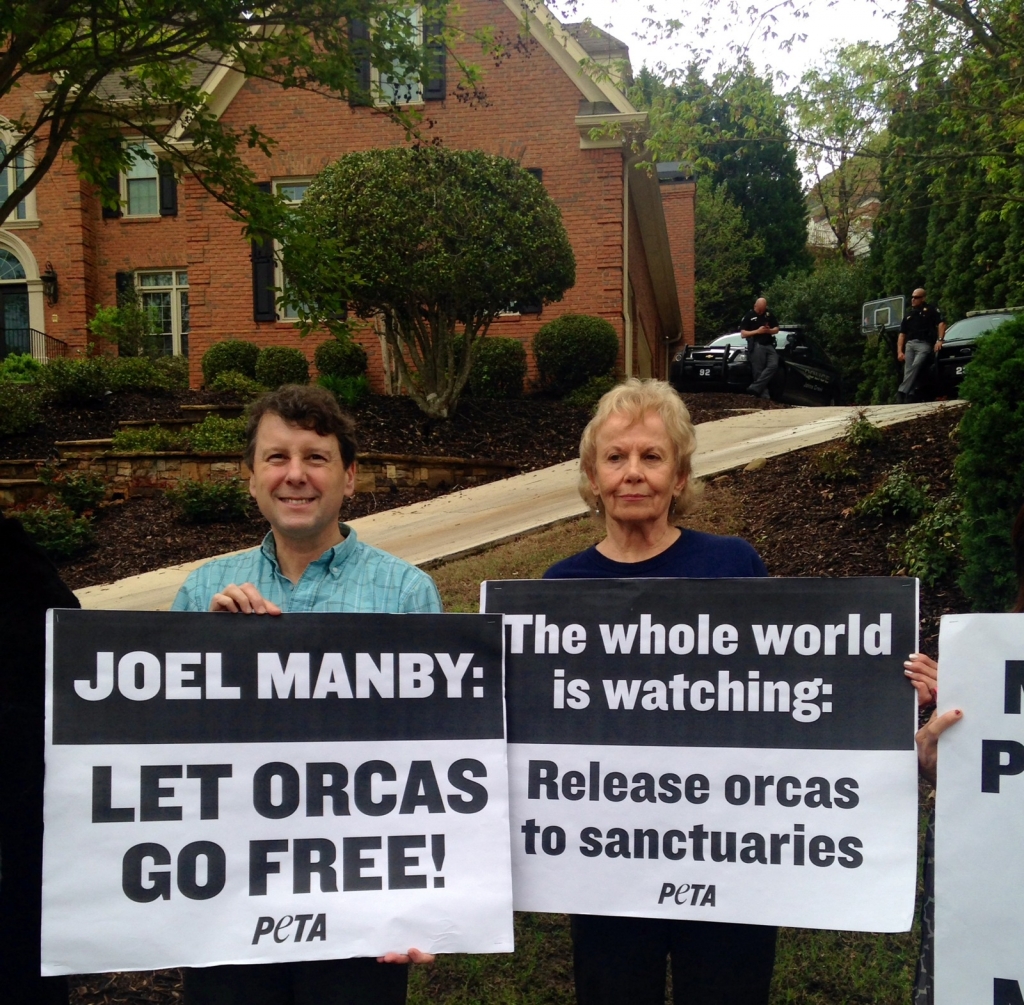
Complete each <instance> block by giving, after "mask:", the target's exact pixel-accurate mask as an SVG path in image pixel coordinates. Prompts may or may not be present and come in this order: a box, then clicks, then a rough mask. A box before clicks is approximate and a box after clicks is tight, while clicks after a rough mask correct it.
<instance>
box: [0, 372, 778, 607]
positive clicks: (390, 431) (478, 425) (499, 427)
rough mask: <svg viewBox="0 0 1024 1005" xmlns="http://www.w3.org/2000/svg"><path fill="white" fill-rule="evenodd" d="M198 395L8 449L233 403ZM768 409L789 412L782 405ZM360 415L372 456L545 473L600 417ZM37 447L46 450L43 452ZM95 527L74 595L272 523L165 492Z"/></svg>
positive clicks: (542, 408)
mask: <svg viewBox="0 0 1024 1005" xmlns="http://www.w3.org/2000/svg"><path fill="white" fill-rule="evenodd" d="M188 394H190V395H192V397H191V398H188V399H187V400H186V397H187V396H186V394H185V392H181V393H177V394H174V395H166V396H159V397H148V396H144V395H134V394H131V395H129V394H120V395H110V402H109V405H108V407H107V408H106V409H92V410H89V409H79V410H68V409H63V410H57V409H51V411H52V412H53V413H54V415H52V416H49V417H48V419H47V428H48V433H47V435H48V436H49V437H50V439H49V440H48V441H46V440H45V438H43V436H42V434H41V433H40V434H36V435H35V437H34V438H25V437H18V438H15V437H11V438H8V439H7V440H0V446H3V445H6V446H7V448H8V450H11V449H13V448H12V447H11V444H12V443H13V441H14V440H15V439H19V440H21V441H22V447H21V450H22V452H21V453H20V454H19V453H14V454H11V456H38V457H42V456H45V455H46V451H48V450H52V449H53V440H58V439H65V438H68V439H91V438H98V437H101V436H108V435H110V433H112V432H113V430H114V429H115V428H116V423H117V421H118V420H119V419H124V418H169V417H171V416H173V415H175V414H176V413H177V410H178V406H179V405H180V404H188V403H192V404H200V403H204V404H205V403H208V402H210V401H223V400H224V398H225V396H224V395H209V394H206V393H205V392H188ZM764 404H765V403H762V402H758V401H755V400H754V399H752V398H749V397H747V396H745V395H737V394H706V395H693V396H691V397H690V398H689V400H688V405H689V406H690V411H691V414H692V416H693V419H694V421H695V422H708V421H711V420H712V419H719V418H723V417H724V416H728V415H732V414H735V410H737V409H747V408H756V407H764ZM768 407H770V408H779V407H785V406H780V405H777V404H775V403H774V402H772V403H768ZM58 412H59V413H60V417H59V421H58V415H57V413H58ZM354 414H355V418H356V422H357V424H358V430H359V436H360V441H361V444H362V449H363V450H364V451H366V452H370V451H373V452H378V453H412V454H429V455H433V456H455V457H480V458H488V459H494V460H502V461H507V462H509V463H513V464H515V465H516V466H517V468H518V470H519V471H532V470H536V469H538V468H543V467H547V466H549V465H551V464H557V463H559V462H560V461H566V460H571V459H573V458H575V457H576V456H578V450H579V440H580V434H581V433H582V432H583V427H584V426H585V425H586V423H587V421H588V419H589V417H590V416H589V413H588V412H587V411H586V410H585V409H579V408H571V407H569V406H567V405H564V404H562V403H561V402H557V401H545V400H543V399H525V400H522V401H474V400H472V399H467V400H466V401H464V402H463V403H462V405H461V407H460V408H459V412H458V414H457V415H456V416H455V418H454V419H452V420H451V421H448V422H433V423H431V422H428V421H427V420H425V418H424V417H423V415H422V413H421V412H420V411H419V409H418V408H417V407H416V405H415V404H414V403H413V402H412V401H410V400H409V399H408V398H398V397H392V398H385V397H378V396H374V397H371V398H369V399H368V400H367V401H366V402H365V403H364V404H363V405H362V406H360V408H358V409H357V410H356V411H355V413H354ZM69 416H70V418H69ZM51 419H52V423H53V428H52V429H51V428H50V422H51ZM72 420H73V421H72ZM76 423H77V425H76ZM26 443H27V444H28V446H26ZM32 450H35V451H37V453H35V454H33V453H32V452H31V451H32ZM496 477H497V476H496ZM462 487H463V486H460V485H459V484H454V485H448V486H443V487H440V488H436V489H427V488H416V489H396V490H394V491H392V492H389V493H373V494H370V493H360V494H359V495H357V496H356V497H355V498H354V499H352V500H350V502H349V503H348V507H347V509H346V510H345V513H344V516H345V518H346V519H354V518H355V517H359V516H365V515H367V514H369V513H374V512H380V511H382V510H387V509H394V508H395V507H397V506H407V505H409V504H410V503H415V502H421V501H423V500H425V499H431V498H434V497H436V496H440V495H444V494H445V493H447V492H451V491H454V490H456V489H459V488H462ZM94 528H95V531H96V539H97V540H96V544H95V546H94V547H93V548H91V549H90V550H89V551H88V552H86V553H85V554H83V555H80V556H77V557H75V558H72V559H66V560H63V561H61V562H59V563H58V565H59V568H60V570H61V576H62V577H63V578H64V581H65V582H66V583H67V584H68V585H69V586H70V587H71V588H72V589H74V590H77V589H80V588H82V587H84V586H94V585H97V584H100V583H109V582H113V581H114V580H117V579H123V578H125V577H126V576H134V575H136V574H138V573H140V572H148V571H150V570H152V569H162V568H164V567H165V566H168V565H178V564H180V563H182V562H191V561H195V560H196V559H200V558H208V557H211V556H213V555H219V554H222V553H223V552H225V551H235V550H237V549H239V548H251V547H254V546H255V545H257V544H259V542H260V541H261V540H262V539H263V535H264V534H265V533H266V530H267V525H266V522H265V521H264V520H263V519H262V517H261V516H260V515H259V513H258V512H257V511H256V510H255V508H254V509H253V510H252V513H251V516H250V517H249V518H248V519H246V520H239V521H236V522H233V523H217V524H202V525H196V524H188V523H184V522H182V521H181V520H179V519H178V518H177V516H176V515H175V512H174V510H173V508H172V507H171V506H170V504H169V503H167V502H166V501H165V500H164V498H163V497H162V496H157V497H154V498H132V499H128V500H124V501H119V502H117V503H113V504H110V505H105V506H102V507H101V508H100V509H99V511H98V512H97V514H96V519H95V523H94Z"/></svg>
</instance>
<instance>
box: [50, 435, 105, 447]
mask: <svg viewBox="0 0 1024 1005" xmlns="http://www.w3.org/2000/svg"><path fill="white" fill-rule="evenodd" d="M113 442H114V441H113V439H112V438H111V437H109V436H108V437H100V438H99V439H96V440H55V441H54V444H53V445H54V446H55V447H56V448H57V449H58V450H63V449H65V448H67V449H69V450H88V449H90V448H92V449H94V450H106V449H107V448H108V447H109V446H110V445H111V444H112V443H113Z"/></svg>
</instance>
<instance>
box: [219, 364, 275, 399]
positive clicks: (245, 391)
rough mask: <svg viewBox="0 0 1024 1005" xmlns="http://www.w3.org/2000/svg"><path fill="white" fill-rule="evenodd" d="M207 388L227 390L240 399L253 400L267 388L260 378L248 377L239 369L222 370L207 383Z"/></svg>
mask: <svg viewBox="0 0 1024 1005" xmlns="http://www.w3.org/2000/svg"><path fill="white" fill-rule="evenodd" d="M207 388H208V389H209V390H211V391H225V392H227V393H228V394H233V395H234V396H235V397H236V398H238V400H239V401H252V400H253V398H258V397H259V396H260V395H261V394H263V393H264V392H265V391H266V390H267V389H266V388H265V387H264V386H263V385H262V384H261V383H260V382H259V381H258V380H253V379H252V377H246V375H245V374H244V373H239V372H238V371H237V370H223V371H221V372H220V373H218V374H217V376H216V377H214V378H213V381H212V382H211V383H210V384H208V385H207Z"/></svg>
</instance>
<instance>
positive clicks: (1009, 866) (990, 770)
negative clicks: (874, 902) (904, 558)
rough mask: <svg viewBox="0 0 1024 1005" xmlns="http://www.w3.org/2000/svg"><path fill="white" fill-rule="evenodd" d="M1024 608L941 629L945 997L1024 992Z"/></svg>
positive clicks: (941, 996) (968, 1000) (939, 922)
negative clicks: (958, 712)
mask: <svg viewBox="0 0 1024 1005" xmlns="http://www.w3.org/2000/svg"><path fill="white" fill-rule="evenodd" d="M1022 695H1024V614H958V615H951V616H948V617H944V618H943V619H942V627H941V629H940V632H939V711H940V712H941V711H946V710H947V709H951V708H961V709H963V712H964V716H963V719H962V721H960V722H958V723H956V725H954V726H952V727H950V728H949V729H948V730H947V731H946V732H945V733H943V734H942V738H941V740H940V741H939V778H938V786H937V788H936V803H935V1002H936V1005H1020V1003H1021V1002H1022V1001H1024V953H1022V952H1021V946H1022V944H1024V904H1022V902H1021V886H1022V884H1024V853H1022V836H1024V831H1022V826H1021V821H1022V820H1024V713H1022V711H1021V709H1022V704H1021V699H1022Z"/></svg>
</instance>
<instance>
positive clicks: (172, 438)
mask: <svg viewBox="0 0 1024 1005" xmlns="http://www.w3.org/2000/svg"><path fill="white" fill-rule="evenodd" d="M188 446H189V443H188V439H187V438H186V436H185V434H184V433H175V432H172V431H171V430H170V429H164V427H163V426H147V427H145V428H144V429H118V430H117V431H116V432H115V433H114V442H113V444H112V445H111V449H112V450H115V451H118V452H119V453H134V452H138V453H143V454H152V453H155V452H157V451H161V450H187V449H188Z"/></svg>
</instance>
